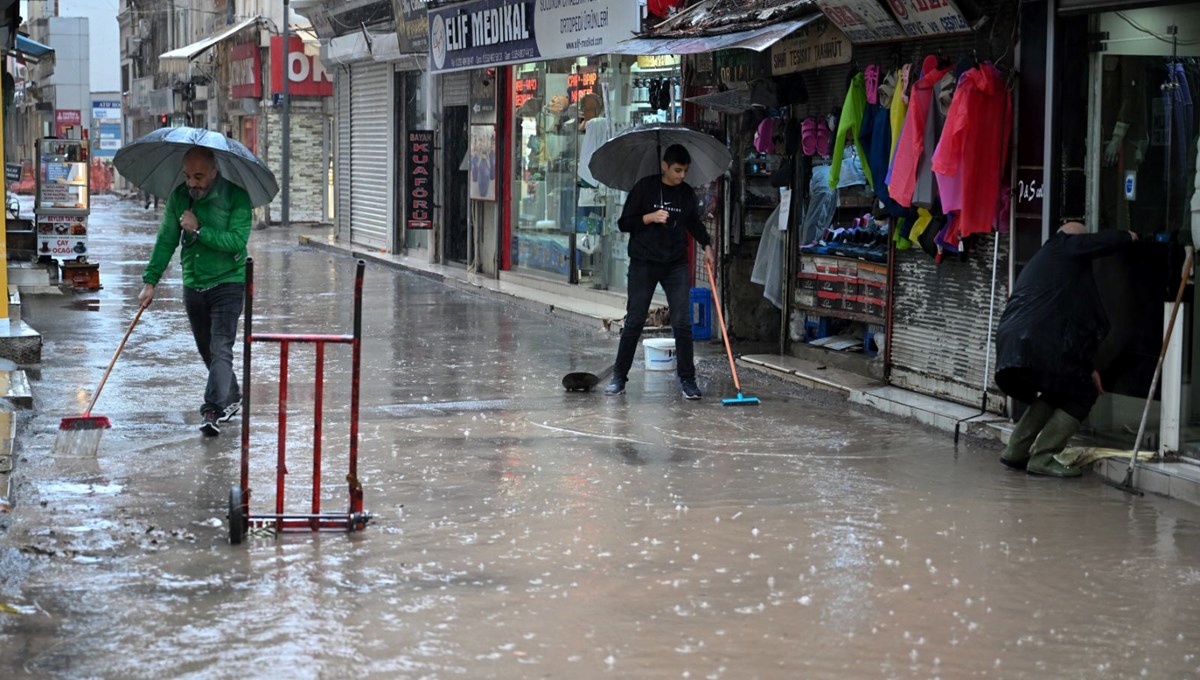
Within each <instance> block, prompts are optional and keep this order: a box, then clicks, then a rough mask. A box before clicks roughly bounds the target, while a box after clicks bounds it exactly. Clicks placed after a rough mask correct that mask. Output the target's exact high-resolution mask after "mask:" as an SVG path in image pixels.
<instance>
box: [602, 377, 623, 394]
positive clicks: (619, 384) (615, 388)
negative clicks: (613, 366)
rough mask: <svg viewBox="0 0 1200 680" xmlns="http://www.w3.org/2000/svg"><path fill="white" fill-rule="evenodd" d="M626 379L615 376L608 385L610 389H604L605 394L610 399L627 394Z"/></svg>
mask: <svg viewBox="0 0 1200 680" xmlns="http://www.w3.org/2000/svg"><path fill="white" fill-rule="evenodd" d="M625 382H626V381H625V378H618V377H617V376H615V375H614V376H613V379H612V380H611V381H610V382H609V383H608V387H605V388H604V393H605V394H607V395H608V396H610V397H615V396H617V395H619V394H625Z"/></svg>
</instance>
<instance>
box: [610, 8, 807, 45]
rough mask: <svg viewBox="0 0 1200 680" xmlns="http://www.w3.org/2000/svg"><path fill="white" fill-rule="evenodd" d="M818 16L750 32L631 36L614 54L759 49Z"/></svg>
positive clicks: (784, 36) (620, 43)
mask: <svg viewBox="0 0 1200 680" xmlns="http://www.w3.org/2000/svg"><path fill="white" fill-rule="evenodd" d="M820 17H821V14H820V13H816V14H810V15H809V16H806V17H803V18H801V19H795V20H792V21H783V22H780V23H778V24H773V25H771V26H765V27H763V28H755V29H751V30H749V31H735V32H733V33H723V34H720V35H696V36H684V37H676V38H633V39H630V40H625V41H623V42H619V43H617V44H616V45H613V46H612V47H611V48H609V51H610V52H612V53H613V54H700V53H702V52H713V51H715V50H729V49H746V50H754V51H755V52H762V51H763V50H765V49H767V48H768V47H770V46H771V45H774V44H775V43H777V42H779V41H780V40H783V39H784V38H786V37H787V36H788V34H790V33H791V32H792V31H795V30H797V29H799V28H803V27H804V26H806V25H808V24H809V23H811V22H813V21H816V20H817V19H818V18H820Z"/></svg>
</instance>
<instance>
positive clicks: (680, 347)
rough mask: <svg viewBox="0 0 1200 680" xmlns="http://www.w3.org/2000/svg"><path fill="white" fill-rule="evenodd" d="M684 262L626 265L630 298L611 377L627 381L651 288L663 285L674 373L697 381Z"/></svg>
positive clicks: (651, 292)
mask: <svg viewBox="0 0 1200 680" xmlns="http://www.w3.org/2000/svg"><path fill="white" fill-rule="evenodd" d="M688 274H689V272H688V263H687V260H681V261H679V262H669V263H664V262H644V261H640V260H630V262H629V291H628V294H629V299H628V302H627V303H626V305H625V327H624V328H622V329H621V344H620V345H619V346H618V348H617V364H616V366H615V367H613V375H614V376H616V377H618V378H621V379H627V378H628V377H629V369H630V367H632V366H633V355H634V353H635V352H637V346H638V340H639V339H640V338H641V337H642V327H643V326H645V325H646V314H647V313H649V311H650V301H651V299H652V298H653V297H654V289H655V288H656V287H657V286H658V285H659V284H662V287H663V291H665V292H666V294H667V306H668V307H669V309H670V311H671V330H673V331H674V332H675V362H676V370H677V372H678V373H679V378H680V379H681V380H695V379H696V364H695V362H694V360H693V352H692V321H691V309H690V308H689V307H690V306H691V304H692V303H691V295H690V292H689V291H690V283H691V277H690V276H689V275H688Z"/></svg>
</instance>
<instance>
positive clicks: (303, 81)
mask: <svg viewBox="0 0 1200 680" xmlns="http://www.w3.org/2000/svg"><path fill="white" fill-rule="evenodd" d="M288 45H289V46H290V49H289V50H288V95H289V96H314V97H332V96H333V76H331V75H329V72H328V71H326V70H325V65H324V64H322V63H321V59H320V57H319V56H318V55H317V53H316V52H313V53H312V54H309V53H308V52H306V51H305V49H304V41H303V40H301V39H300V38H298V37H296V36H292V37H291V40H289V41H288ZM282 92H283V36H278V35H277V36H272V37H271V93H272V94H281V93H282Z"/></svg>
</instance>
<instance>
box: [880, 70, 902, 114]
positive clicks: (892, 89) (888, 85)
mask: <svg viewBox="0 0 1200 680" xmlns="http://www.w3.org/2000/svg"><path fill="white" fill-rule="evenodd" d="M898 78H899V74H898V73H897V72H896V71H892V72H891V73H888V74H887V77H885V78H884V79H883V82H882V83H880V84H879V105H880V106H882V107H884V108H889V107H891V105H892V96H893V95H895V94H896V81H897V80H898Z"/></svg>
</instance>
